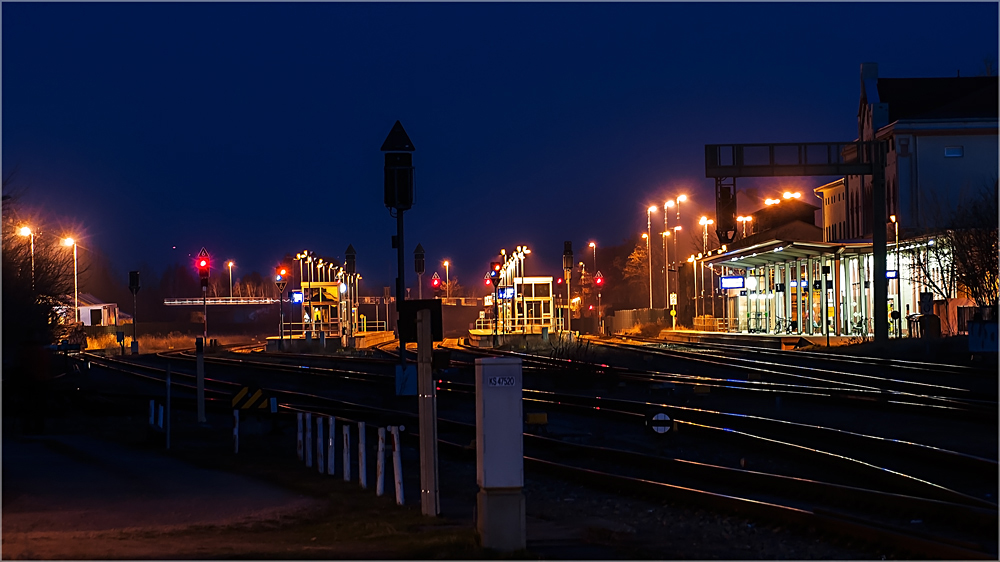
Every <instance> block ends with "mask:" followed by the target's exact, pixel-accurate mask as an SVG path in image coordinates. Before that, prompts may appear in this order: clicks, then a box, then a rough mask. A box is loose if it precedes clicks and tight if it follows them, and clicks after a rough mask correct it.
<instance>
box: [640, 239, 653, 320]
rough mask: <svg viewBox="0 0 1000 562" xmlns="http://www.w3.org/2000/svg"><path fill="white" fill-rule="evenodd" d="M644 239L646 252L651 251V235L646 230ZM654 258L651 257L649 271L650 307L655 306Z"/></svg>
mask: <svg viewBox="0 0 1000 562" xmlns="http://www.w3.org/2000/svg"><path fill="white" fill-rule="evenodd" d="M642 239H643V240H645V241H646V253H647V254H648V253H649V235H648V234H646V233H645V232H643V233H642ZM652 261H653V260H652V259H650V271H649V308H653V270H652V265H653V264H652Z"/></svg>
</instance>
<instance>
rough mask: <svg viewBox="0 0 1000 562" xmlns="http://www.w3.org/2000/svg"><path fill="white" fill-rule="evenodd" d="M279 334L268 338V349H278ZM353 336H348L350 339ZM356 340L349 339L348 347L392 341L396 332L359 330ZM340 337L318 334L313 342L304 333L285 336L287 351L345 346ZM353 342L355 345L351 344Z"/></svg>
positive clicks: (360, 346)
mask: <svg viewBox="0 0 1000 562" xmlns="http://www.w3.org/2000/svg"><path fill="white" fill-rule="evenodd" d="M279 339H280V338H279V337H278V336H268V338H267V350H268V351H277V350H278V340H279ZM350 339H351V338H348V340H350ZM353 339H354V341H353V342H351V341H348V342H347V347H352V348H355V349H365V348H368V347H373V346H376V345H378V344H381V343H385V342H387V341H392V340H394V339H396V335H395V332H389V331H378V332H374V331H373V332H357V333H355V334H354V337H353ZM343 343H344V342H342V341H341V338H340V337H329V336H327V337H326V338H325V341H323V339H320V337H319V336H318V335H317V336H316V337H314V338H312V341H311V342H307V341H306V337H305V336H304V335H302V334H295V335H293V336H291V337H289V336H285V338H284V348H285V350H286V351H307V350H314V349H316V348H320V349H322V348H324V347H325V348H328V349H338V348H341V347H344V346H343ZM352 343H353V345H351V344H352Z"/></svg>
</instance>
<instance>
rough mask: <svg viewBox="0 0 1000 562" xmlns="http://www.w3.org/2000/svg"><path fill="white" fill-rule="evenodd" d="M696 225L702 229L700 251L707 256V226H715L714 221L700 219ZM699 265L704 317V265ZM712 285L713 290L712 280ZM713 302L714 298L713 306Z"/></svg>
mask: <svg viewBox="0 0 1000 562" xmlns="http://www.w3.org/2000/svg"><path fill="white" fill-rule="evenodd" d="M698 224H700V225H702V227H704V232H703V234H702V237H701V251H702V253H704V254H708V225H710V224H715V221H714V220H712V219H710V218H708V217H701V218H700V219H699V220H698ZM699 263H701V276H702V279H701V293H702V295H701V299H702V300H701V313H702V315H704V314H705V263H704V262H699ZM712 283H713V287H712V288H713V289H714V288H715V287H714V283H715V281H714V280H713V281H712ZM714 302H715V301H714V298H713V305H714Z"/></svg>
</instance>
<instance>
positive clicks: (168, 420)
mask: <svg viewBox="0 0 1000 562" xmlns="http://www.w3.org/2000/svg"><path fill="white" fill-rule="evenodd" d="M164 429H165V432H166V437H167V450H168V451H169V450H170V363H167V420H166V427H165V428H164Z"/></svg>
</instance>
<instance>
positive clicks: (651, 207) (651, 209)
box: [646, 205, 656, 213]
mask: <svg viewBox="0 0 1000 562" xmlns="http://www.w3.org/2000/svg"><path fill="white" fill-rule="evenodd" d="M646 212H648V213H655V212H656V205H651V206H650V207H649V208H648V209H646Z"/></svg>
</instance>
